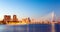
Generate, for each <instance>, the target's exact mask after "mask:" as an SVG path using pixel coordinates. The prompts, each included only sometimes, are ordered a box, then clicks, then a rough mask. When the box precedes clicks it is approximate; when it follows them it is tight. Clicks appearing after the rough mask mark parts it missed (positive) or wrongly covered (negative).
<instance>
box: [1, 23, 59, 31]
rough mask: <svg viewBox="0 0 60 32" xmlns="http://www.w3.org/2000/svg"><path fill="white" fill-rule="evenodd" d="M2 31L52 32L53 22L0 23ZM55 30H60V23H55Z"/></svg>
mask: <svg viewBox="0 0 60 32" xmlns="http://www.w3.org/2000/svg"><path fill="white" fill-rule="evenodd" d="M0 32H52V25H51V24H29V25H0ZM55 32H60V25H59V24H55Z"/></svg>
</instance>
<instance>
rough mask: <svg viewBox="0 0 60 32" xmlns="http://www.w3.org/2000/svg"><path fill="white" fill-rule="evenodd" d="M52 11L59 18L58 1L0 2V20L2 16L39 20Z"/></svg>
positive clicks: (59, 6) (15, 0) (9, 0)
mask: <svg viewBox="0 0 60 32" xmlns="http://www.w3.org/2000/svg"><path fill="white" fill-rule="evenodd" d="M52 11H54V13H55V14H56V17H59V16H60V0H0V19H3V17H4V15H11V16H13V15H14V14H15V15H17V17H18V18H19V19H20V18H24V17H32V18H39V17H41V16H44V15H47V14H49V13H51V12H52Z"/></svg>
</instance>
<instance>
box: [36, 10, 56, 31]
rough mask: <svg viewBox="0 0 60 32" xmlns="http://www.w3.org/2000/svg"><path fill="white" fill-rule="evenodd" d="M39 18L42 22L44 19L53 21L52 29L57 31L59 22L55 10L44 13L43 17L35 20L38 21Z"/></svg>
mask: <svg viewBox="0 0 60 32" xmlns="http://www.w3.org/2000/svg"><path fill="white" fill-rule="evenodd" d="M38 20H39V21H40V20H41V21H42V22H43V21H44V22H46V20H48V21H49V22H51V26H52V28H51V30H52V32H55V23H57V22H56V20H57V19H56V14H55V13H54V11H53V12H51V13H49V14H47V15H44V16H43V17H40V19H36V20H35V21H36V22H37V21H38ZM53 21H55V22H53Z"/></svg>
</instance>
